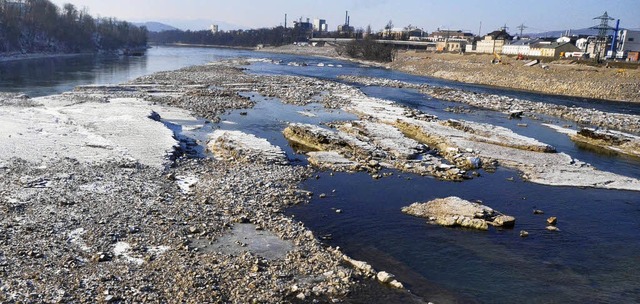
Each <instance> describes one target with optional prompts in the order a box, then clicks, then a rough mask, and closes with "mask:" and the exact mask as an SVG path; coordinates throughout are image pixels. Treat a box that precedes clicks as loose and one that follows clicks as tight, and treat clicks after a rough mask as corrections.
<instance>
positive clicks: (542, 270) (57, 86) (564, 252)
mask: <svg viewBox="0 0 640 304" xmlns="http://www.w3.org/2000/svg"><path fill="white" fill-rule="evenodd" d="M236 57H244V58H268V59H270V60H271V59H272V60H277V61H282V63H283V64H279V65H276V64H272V63H269V62H256V63H254V64H252V65H251V66H248V67H247V68H248V71H247V72H249V73H257V74H277V75H298V76H309V77H317V78H322V79H329V80H336V77H337V76H339V75H344V74H349V75H360V76H371V77H383V78H389V79H397V80H403V81H409V82H415V83H425V82H426V83H429V84H433V85H438V86H450V87H456V88H462V89H467V90H473V91H477V92H487V93H495V94H502V95H508V96H513V97H517V98H523V99H530V100H534V101H543V102H549V103H556V104H564V105H577V106H582V107H586V108H597V109H601V110H605V111H612V112H622V113H630V114H635V115H640V109H639V107H638V106H637V105H632V104H626V103H614V102H602V101H596V100H585V99H579V98H567V97H558V96H548V95H540V94H535V93H528V92H518V91H511V90H506V89H500V88H491V87H486V86H476V85H468V84H460V83H454V82H450V81H445V80H438V79H433V78H427V77H418V76H413V75H408V74H404V73H400V72H396V71H391V70H386V69H380V68H370V67H363V66H360V65H358V64H355V63H349V62H340V61H336V60H330V59H322V58H313V57H304V56H294V55H281V54H267V53H256V52H252V51H238V50H227V49H211V48H184V47H154V48H152V49H150V50H149V52H148V54H147V55H146V56H142V57H117V56H78V57H71V58H57V59H51V58H50V59H40V60H25V61H14V62H4V63H0V90H1V91H6V92H24V93H26V94H28V95H30V96H43V95H49V94H57V93H61V92H64V91H68V90H71V89H73V87H75V86H77V85H83V84H113V83H121V82H124V81H127V80H130V79H133V78H135V77H138V76H142V75H146V74H150V73H153V72H157V71H162V70H173V69H178V68H181V67H185V66H190V65H196V64H204V63H206V62H209V61H212V60H220V59H227V58H236ZM288 62H304V63H306V64H307V65H306V66H290V65H287V64H286V63H288ZM320 62H322V63H324V64H325V65H324V66H323V67H319V66H317V64H318V63H320ZM329 65H332V66H329ZM338 65H340V66H341V67H337V66H338ZM361 89H362V90H363V91H364V92H365V93H366V94H367V95H370V96H374V97H380V98H385V99H390V100H393V101H396V102H398V103H402V104H404V105H407V106H410V107H413V108H417V109H420V110H423V111H425V112H428V113H432V114H435V115H438V116H439V117H441V118H456V119H466V120H471V121H477V122H486V123H492V124H495V125H500V126H503V127H507V128H509V129H512V130H513V131H514V132H516V133H519V134H522V135H526V136H530V137H534V138H537V139H539V140H541V141H543V142H546V143H548V144H551V145H553V146H555V147H556V148H557V149H558V150H559V151H561V152H565V153H567V154H569V155H571V156H573V157H575V158H577V159H580V160H582V161H586V162H588V163H591V164H592V165H594V166H595V167H597V168H600V169H602V170H606V171H612V172H615V173H618V174H622V175H626V176H629V177H633V178H640V161H639V160H638V159H635V158H629V157H623V156H619V155H605V154H599V153H596V152H593V151H589V150H584V149H582V148H580V147H578V146H576V145H575V144H573V142H571V141H570V140H569V139H568V138H567V137H566V136H565V135H561V134H558V133H556V132H555V131H553V130H551V129H549V128H546V127H544V126H541V125H540V124H541V121H538V120H530V119H527V118H524V119H523V120H509V119H507V118H506V117H505V115H504V114H502V113H497V112H493V111H487V110H481V109H474V108H469V107H467V106H465V107H466V108H469V109H470V110H471V111H470V112H468V113H459V114H457V113H451V112H447V111H445V109H446V108H447V107H451V106H461V104H456V103H451V102H446V101H441V100H437V99H430V98H428V97H427V96H424V95H422V94H420V93H418V92H416V91H414V90H409V89H390V88H380V87H362V88H361ZM255 98H256V99H257V101H259V102H258V104H257V105H256V107H255V108H254V109H251V110H248V111H247V112H248V115H240V114H239V112H238V111H236V112H232V113H229V114H228V115H225V116H224V117H223V121H227V122H234V124H223V125H220V127H222V128H242V129H245V130H247V131H248V132H251V133H254V134H257V135H260V136H263V137H265V138H269V139H270V140H271V141H272V142H274V143H275V144H278V145H280V146H282V147H283V148H285V150H286V151H287V154H288V155H289V158H290V159H292V160H297V162H296V163H298V164H305V163H306V162H305V160H304V157H303V156H300V155H296V154H295V153H294V152H293V150H291V149H290V148H289V147H288V146H287V143H286V140H284V138H283V137H282V135H281V133H280V130H282V128H284V126H285V124H286V123H287V122H290V121H303V122H310V123H320V122H323V121H331V120H335V119H351V118H352V117H351V116H349V115H348V114H344V113H338V112H330V111H325V110H324V109H322V107H321V106H319V105H309V106H307V107H301V108H300V107H293V106H287V105H283V104H281V103H279V102H278V101H277V100H276V101H274V100H270V99H263V98H260V97H259V96H257V97H255ZM302 110H305V111H307V110H308V111H312V112H314V113H317V114H319V115H318V116H317V117H315V118H308V117H307V118H304V117H301V116H300V115H297V114H296V113H297V112H298V111H302ZM243 114H244V113H243ZM547 119H549V120H552V121H553V122H554V123H556V124H560V125H572V126H575V123H572V122H568V121H563V120H561V119H558V118H547ZM522 123H525V124H527V127H526V128H525V127H522V126H521V125H520V126H519V125H518V124H522ZM388 172H391V173H393V175H392V176H391V177H387V178H383V179H380V180H374V179H372V178H371V177H370V176H369V175H367V174H364V173H356V174H346V173H336V174H330V173H329V172H318V177H319V178H318V179H310V180H307V181H305V182H304V183H303V185H302V187H304V188H305V189H307V190H310V191H313V192H314V193H316V194H319V193H326V194H327V196H326V198H323V199H320V198H318V196H317V195H316V196H314V198H313V199H312V200H311V203H310V204H305V205H303V206H296V207H292V208H290V209H289V210H288V211H287V213H288V214H290V215H291V216H295V218H296V219H297V220H300V221H302V222H304V223H305V225H306V226H308V227H310V228H311V229H312V230H314V231H315V235H316V236H321V237H324V239H325V240H324V242H326V243H327V244H328V245H331V246H340V247H341V248H342V250H343V251H344V252H345V253H347V254H348V255H350V256H352V257H354V258H356V259H361V260H366V261H369V262H370V263H371V264H372V265H373V266H374V268H376V269H380V270H387V271H389V272H391V273H393V274H395V275H396V276H397V277H398V279H399V280H400V281H402V282H404V283H405V285H406V286H407V287H408V288H409V289H410V290H411V291H412V292H414V293H415V294H417V295H419V296H422V297H424V298H425V299H426V300H428V301H433V302H436V303H447V302H485V303H514V302H521V303H527V302H528V303H541V302H544V303H550V302H571V303H579V302H596V303H604V302H607V303H612V302H624V303H629V302H640V284H638V282H640V234H639V233H638V232H639V231H640V195H638V193H635V192H628V191H616V190H597V189H581V188H572V187H550V186H542V185H537V184H533V183H530V182H527V181H524V180H522V179H521V178H520V177H519V173H518V172H516V171H513V170H509V169H504V168H499V169H498V170H497V171H496V172H495V173H487V172H481V176H480V177H478V178H474V179H472V180H469V181H464V182H461V183H459V182H445V181H438V180H435V179H433V178H429V177H420V176H416V175H411V174H405V173H401V172H397V171H388ZM451 195H456V196H460V197H462V198H465V199H468V200H482V201H483V202H484V203H486V204H487V205H489V206H491V207H492V208H495V209H497V210H500V211H502V212H504V213H506V214H509V215H513V216H515V217H516V218H517V223H516V228H515V229H505V230H502V229H491V230H489V231H486V232H479V231H470V230H464V229H446V228H441V227H438V226H433V225H429V224H427V223H425V221H424V220H421V219H418V218H414V217H410V216H407V215H404V214H402V213H401V212H400V208H401V207H403V206H406V205H409V204H411V203H413V202H418V201H420V202H422V201H428V200H431V199H434V198H439V197H446V196H451ZM336 209H341V210H342V211H343V212H342V213H336V212H335V210H336ZM533 209H541V210H543V211H544V212H545V214H544V215H534V214H533V212H532V210H533ZM549 216H556V217H558V227H559V228H560V230H561V231H559V232H555V233H554V232H550V231H546V230H545V226H546V224H545V223H546V218H547V217H549ZM520 230H527V231H529V233H530V236H529V237H528V238H521V237H520V236H519V231H520Z"/></svg>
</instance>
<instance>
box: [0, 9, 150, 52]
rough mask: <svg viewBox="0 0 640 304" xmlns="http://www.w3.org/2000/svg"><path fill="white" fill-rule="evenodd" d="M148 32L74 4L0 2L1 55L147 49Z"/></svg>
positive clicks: (142, 28)
mask: <svg viewBox="0 0 640 304" xmlns="http://www.w3.org/2000/svg"><path fill="white" fill-rule="evenodd" d="M146 44H147V30H146V28H144V27H137V26H135V25H133V24H131V23H128V22H125V21H119V20H116V19H114V18H94V17H92V16H91V15H90V14H89V13H88V12H87V10H86V9H81V10H79V9H77V8H76V7H75V6H74V5H73V4H69V3H68V4H65V5H64V6H63V7H62V8H60V7H58V6H57V5H55V4H53V3H52V2H50V1H49V0H18V1H9V0H0V52H21V53H42V52H52V53H79V52H98V51H114V50H118V49H127V48H137V47H142V46H146Z"/></svg>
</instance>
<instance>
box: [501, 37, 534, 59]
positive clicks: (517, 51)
mask: <svg viewBox="0 0 640 304" xmlns="http://www.w3.org/2000/svg"><path fill="white" fill-rule="evenodd" d="M538 42H540V39H521V40H516V41H513V42H512V43H509V44H505V45H503V46H502V54H504V55H523V56H529V55H530V53H529V52H530V51H531V45H533V44H536V43H538Z"/></svg>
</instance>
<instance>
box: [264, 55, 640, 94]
mask: <svg viewBox="0 0 640 304" xmlns="http://www.w3.org/2000/svg"><path fill="white" fill-rule="evenodd" d="M264 51H267V52H273V53H287V54H299V55H310V56H325V57H333V58H338V59H343V60H350V59H349V58H343V57H342V58H341V57H340V56H339V55H337V53H336V52H335V49H334V48H333V47H331V46H325V47H296V46H282V47H278V48H267V49H264ZM491 59H493V55H486V54H466V55H458V54H436V53H427V52H416V51H400V52H398V54H397V56H396V59H395V61H394V62H392V63H388V64H378V63H372V64H374V65H378V66H384V67H388V68H392V69H396V70H399V71H403V72H406V73H410V74H415V75H422V76H430V77H436V78H442V79H447V80H453V81H459V82H465V83H474V84H482V85H490V86H498V87H504V88H511V89H516V90H524V91H531V92H539V93H545V94H553V95H565V96H575V97H585V98H594V99H603V100H617V101H628V102H640V81H639V80H640V69H637V68H636V69H624V70H619V69H609V68H597V67H592V66H587V65H582V64H575V63H572V62H571V61H554V62H552V63H547V64H544V66H545V67H546V68H544V69H542V68H541V66H542V65H540V64H539V65H536V66H534V67H525V66H524V64H525V63H526V62H525V61H518V60H515V59H514V58H510V57H507V56H503V61H502V62H503V63H504V64H492V63H491Z"/></svg>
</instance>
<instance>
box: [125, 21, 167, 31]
mask: <svg viewBox="0 0 640 304" xmlns="http://www.w3.org/2000/svg"><path fill="white" fill-rule="evenodd" d="M134 24H135V25H137V26H145V27H147V30H148V31H149V32H164V31H173V30H177V29H178V28H175V27H173V26H171V25H168V24H164V23H160V22H153V21H150V22H136V23H134Z"/></svg>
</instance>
